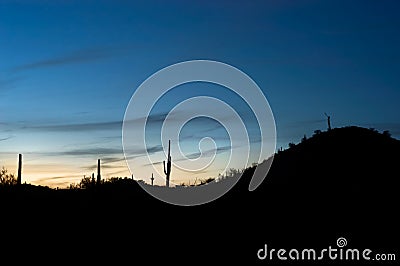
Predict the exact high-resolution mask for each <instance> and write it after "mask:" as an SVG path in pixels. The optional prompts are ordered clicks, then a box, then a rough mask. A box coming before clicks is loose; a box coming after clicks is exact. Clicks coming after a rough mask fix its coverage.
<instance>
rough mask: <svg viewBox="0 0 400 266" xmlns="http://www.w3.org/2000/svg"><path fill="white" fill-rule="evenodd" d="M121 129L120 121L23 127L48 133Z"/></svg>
mask: <svg viewBox="0 0 400 266" xmlns="http://www.w3.org/2000/svg"><path fill="white" fill-rule="evenodd" d="M121 127H122V121H108V122H96V123H81V124H58V125H39V126H23V129H32V130H39V131H50V132H71V131H74V132H81V131H97V130H114V129H120V128H121Z"/></svg>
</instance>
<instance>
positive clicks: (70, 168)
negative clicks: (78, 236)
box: [0, 0, 400, 187]
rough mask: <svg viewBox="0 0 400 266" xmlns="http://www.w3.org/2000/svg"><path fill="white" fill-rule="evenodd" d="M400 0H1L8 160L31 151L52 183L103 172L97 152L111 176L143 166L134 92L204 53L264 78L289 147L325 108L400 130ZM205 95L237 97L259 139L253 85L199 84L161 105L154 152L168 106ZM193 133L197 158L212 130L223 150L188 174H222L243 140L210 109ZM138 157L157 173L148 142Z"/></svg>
mask: <svg viewBox="0 0 400 266" xmlns="http://www.w3.org/2000/svg"><path fill="white" fill-rule="evenodd" d="M399 11H400V2H399V1H367V0H365V1H339V0H335V1H312V0H310V1H286V0H284V1H151V0H147V1H44V0H43V1H22V0H19V1H0V166H5V167H7V168H8V169H9V170H10V171H11V172H16V169H15V168H16V160H17V154H18V153H23V154H24V169H23V172H24V180H25V181H27V182H30V183H33V184H43V185H49V186H53V187H54V186H60V187H62V186H66V185H68V184H70V183H72V182H79V180H80V179H81V178H82V177H83V175H90V174H91V173H92V172H94V171H95V164H96V159H97V158H101V159H102V163H103V167H102V169H103V176H104V177H111V176H127V175H130V173H129V171H128V169H127V167H126V163H125V161H124V155H123V152H122V144H121V127H122V120H123V117H124V113H125V109H126V107H127V104H128V102H129V100H130V98H131V96H132V94H133V93H134V91H135V89H136V88H137V87H138V86H139V85H140V84H141V83H142V82H143V81H144V80H146V79H147V78H148V77H149V76H150V75H152V74H153V73H154V72H156V71H158V70H160V69H162V68H164V67H166V66H168V65H171V64H174V63H178V62H182V61H186V60H194V59H209V60H215V61H221V62H224V63H227V64H230V65H232V66H234V67H237V68H238V69H240V70H242V71H244V72H245V73H246V74H248V75H249V76H250V77H251V78H252V79H253V80H254V81H255V82H257V84H258V86H259V87H260V88H261V89H262V90H263V92H264V94H265V96H266V97H267V99H268V101H269V104H270V106H271V109H272V110H273V114H274V117H275V122H276V128H277V148H279V147H283V148H286V147H287V144H288V143H289V142H298V141H300V139H301V138H302V136H303V135H304V134H306V135H307V136H310V135H312V133H313V131H314V130H316V129H321V130H325V129H326V122H325V117H324V112H327V113H329V114H330V115H331V119H332V126H334V127H341V126H346V125H359V126H364V127H374V128H376V129H378V130H380V131H382V130H390V132H391V133H392V135H393V136H394V137H396V138H399V137H400V112H399V111H398V110H399V107H398V106H399V105H398V104H399V102H400V75H399V73H400V62H399V60H400V51H399V47H400V34H399V33H400V32H399V29H400V28H399V26H400V16H399V15H398V13H399ZM199 95H207V96H213V97H217V98H220V99H221V100H224V101H225V102H227V103H229V104H231V105H232V106H234V107H235V108H236V109H237V110H238V113H239V114H240V116H241V117H242V118H244V120H245V124H246V127H247V128H248V130H249V135H250V138H251V143H253V144H254V143H257V139H259V131H258V130H257V127H256V124H255V119H254V116H252V115H251V110H250V109H249V107H248V106H246V104H244V102H243V101H242V100H241V99H240V98H238V97H237V96H236V95H234V94H232V93H230V92H229V91H226V90H225V89H224V88H219V86H217V85H209V84H200V83H194V84H186V85H182V86H179V87H177V88H176V89H174V90H173V91H171V92H170V93H169V94H166V95H165V97H163V98H162V99H160V102H159V103H157V105H156V106H155V109H154V112H153V113H154V118H155V119H154V121H155V123H153V125H150V127H151V128H152V129H151V130H150V132H151V134H150V135H153V137H152V139H151V140H150V142H151V144H152V146H151V147H149V149H148V151H149V150H150V153H151V154H152V155H154V156H155V158H154V160H155V165H157V167H162V164H160V163H159V162H160V161H162V160H163V159H164V153H163V152H162V148H160V141H159V138H160V136H159V133H158V131H157V130H159V129H160V118H165V114H167V113H168V111H169V110H171V108H173V107H174V105H176V104H178V103H179V102H181V101H183V100H185V99H187V98H190V97H194V96H199ZM161 120H162V119H161ZM154 121H153V122H154ZM228 122H229V121H228ZM181 133H182V134H181V136H180V137H181V140H182V147H181V148H182V150H183V151H184V152H185V154H186V155H187V156H188V157H189V158H192V157H193V158H195V157H196V156H198V153H199V148H198V143H199V141H200V139H202V138H203V137H211V138H214V139H215V145H216V146H213V145H210V143H209V142H207V141H205V142H207V143H205V146H204V147H203V151H204V152H205V154H206V155H207V153H210V154H211V153H213V152H215V153H216V155H217V157H216V159H215V161H214V163H213V164H212V165H211V166H210V167H209V168H207V169H205V170H203V171H201V172H199V173H197V174H193V173H191V174H188V173H187V174H185V173H184V172H180V171H179V170H178V169H173V171H174V172H175V173H174V172H173V174H172V179H173V181H175V182H176V183H181V182H192V181H193V179H194V178H200V177H208V176H215V175H217V174H218V173H221V172H222V171H223V170H224V168H223V165H224V161H226V160H227V158H228V157H229V156H227V155H229V153H230V151H232V152H235V150H234V149H232V148H236V147H230V146H229V145H230V144H229V138H228V135H227V132H226V131H225V130H224V129H223V128H222V126H221V125H220V124H219V123H218V122H216V121H213V120H211V119H205V118H199V119H197V120H193V121H191V122H190V123H188V124H187V125H185V127H184V128H183V129H182V132H181ZM253 144H252V145H251V146H252V151H253V152H255V153H257V151H258V148H257V145H253ZM258 152H259V151H258ZM133 156H134V157H135V158H138V164H137V165H138V168H139V169H141V172H140V173H139V174H138V176H136V175H135V177H136V178H138V179H144V180H145V181H147V182H148V178H149V176H150V175H151V173H150V172H152V169H150V168H149V167H150V166H149V165H145V164H144V163H143V162H141V161H140V157H142V156H144V154H143V152H142V151H139V150H138V151H137V153H136V154H134V155H133ZM177 156H178V155H176V156H175V155H174V157H173V158H174V159H177V161H179V160H182V158H180V157H179V156H178V157H177ZM251 160H253V161H254V160H255V159H254V158H252V159H251ZM238 167H239V166H238ZM159 169H161V168H159ZM160 171H161V170H160ZM174 174H175V175H174ZM191 180H192V181H191ZM156 182H157V183H159V184H162V183H163V182H164V181H163V180H162V176H160V175H156Z"/></svg>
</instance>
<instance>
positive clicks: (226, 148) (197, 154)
mask: <svg viewBox="0 0 400 266" xmlns="http://www.w3.org/2000/svg"><path fill="white" fill-rule="evenodd" d="M229 150H231V146H222V147H217V148H216V149H209V150H205V151H203V152H194V153H190V154H187V155H186V158H177V159H174V161H175V162H179V161H186V160H188V159H196V158H199V157H200V156H203V157H211V156H213V155H214V154H220V153H223V152H226V151H229ZM162 163H163V161H156V162H153V163H148V164H144V165H143V166H149V165H159V164H162Z"/></svg>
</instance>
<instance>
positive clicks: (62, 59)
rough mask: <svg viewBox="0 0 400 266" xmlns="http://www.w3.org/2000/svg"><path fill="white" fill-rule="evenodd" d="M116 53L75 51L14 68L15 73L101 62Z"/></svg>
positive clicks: (102, 49)
mask: <svg viewBox="0 0 400 266" xmlns="http://www.w3.org/2000/svg"><path fill="white" fill-rule="evenodd" d="M114 53H115V49H112V48H110V47H108V48H105V47H104V48H89V49H84V50H79V51H74V52H72V53H70V54H67V55H61V56H58V57H54V58H48V59H44V60H39V61H36V62H32V63H27V64H23V65H19V66H16V67H14V68H12V70H13V71H23V70H31V69H38V68H45V67H53V66H59V65H65V64H76V63H82V62H90V61H94V60H99V59H102V58H105V57H110V56H111V55H113V54H114Z"/></svg>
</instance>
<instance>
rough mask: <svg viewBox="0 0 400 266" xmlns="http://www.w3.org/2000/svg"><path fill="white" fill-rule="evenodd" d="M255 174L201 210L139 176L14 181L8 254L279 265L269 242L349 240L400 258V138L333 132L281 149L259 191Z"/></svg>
mask: <svg viewBox="0 0 400 266" xmlns="http://www.w3.org/2000/svg"><path fill="white" fill-rule="evenodd" d="M252 171H254V169H253V168H249V169H247V170H246V171H245V173H244V175H243V177H242V178H241V179H240V181H239V182H238V184H237V185H236V186H235V187H234V188H233V189H232V190H231V191H229V192H228V193H227V194H225V195H224V196H222V197H221V198H219V199H218V200H216V201H214V202H211V203H208V204H205V205H200V206H194V207H179V206H174V205H170V204H166V203H163V202H161V201H158V200H156V199H154V198H152V197H151V196H149V195H148V194H147V193H146V192H145V191H144V190H143V189H142V188H140V186H139V185H138V184H137V183H136V182H134V181H132V180H122V181H121V182H117V183H115V184H109V185H104V186H101V187H97V188H95V189H91V190H51V189H47V188H43V187H36V186H31V185H22V186H21V187H11V188H2V189H1V191H0V200H1V202H2V208H1V213H0V217H1V224H0V225H1V233H2V235H1V236H0V241H1V242H2V245H3V246H4V248H2V251H1V253H2V254H1V256H3V258H5V257H8V258H12V259H13V260H14V262H15V263H17V262H19V261H20V260H24V261H25V260H28V261H30V263H33V262H39V263H40V262H50V263H52V264H56V265H57V264H61V263H74V264H89V265H92V264H99V263H102V265H103V263H104V264H105V265H122V264H123V265H134V264H135V265H147V264H148V265H157V264H158V263H162V264H163V265H174V264H185V265H192V264H197V263H206V264H208V265H216V264H221V265H231V264H232V263H236V262H239V264H238V265H252V264H260V265H262V264H264V265H272V264H276V263H278V264H285V263H284V262H282V261H277V260H275V261H268V260H264V261H260V260H258V258H257V251H258V249H260V248H262V247H263V246H264V244H268V247H271V248H275V249H280V248H285V249H288V250H290V249H292V248H298V249H302V248H314V249H322V248H328V246H333V247H336V240H337V239H338V238H339V237H344V238H346V239H347V241H348V244H347V247H348V248H359V249H365V248H369V249H372V250H373V251H375V252H386V253H396V255H397V257H396V258H397V262H398V261H399V260H400V252H399V250H400V249H399V247H400V244H399V225H400V219H399V218H398V211H399V202H400V200H399V198H400V193H399V189H400V187H399V183H400V182H399V178H400V141H398V140H396V139H393V138H391V137H390V136H387V135H383V134H380V133H378V132H376V131H374V130H370V129H365V128H359V127H346V128H338V129H333V130H331V131H327V132H321V133H319V134H316V135H314V136H313V137H311V138H309V139H307V140H304V141H302V142H301V143H299V144H297V145H295V146H293V147H291V148H290V149H287V150H285V151H281V152H279V153H278V154H277V155H276V156H275V158H274V161H273V164H272V167H271V170H270V172H269V174H268V176H267V178H266V179H265V181H264V182H263V184H262V185H261V186H260V187H259V188H258V189H256V190H255V191H253V192H249V191H248V184H249V181H250V179H251V174H252ZM209 185H213V184H209ZM156 263H157V264H156ZM286 263H287V264H295V265H296V264H301V263H300V262H293V261H286ZM13 264H14V263H13ZM303 264H307V265H310V264H311V265H312V264H316V263H314V262H310V261H308V262H303ZM318 264H321V262H319V263H318ZM323 264H328V265H336V264H341V265H343V262H340V261H334V262H332V261H329V260H327V261H324V262H323ZM367 264H372V262H369V263H367ZM381 264H382V265H392V264H393V265H394V264H395V263H393V262H382V263H381Z"/></svg>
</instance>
